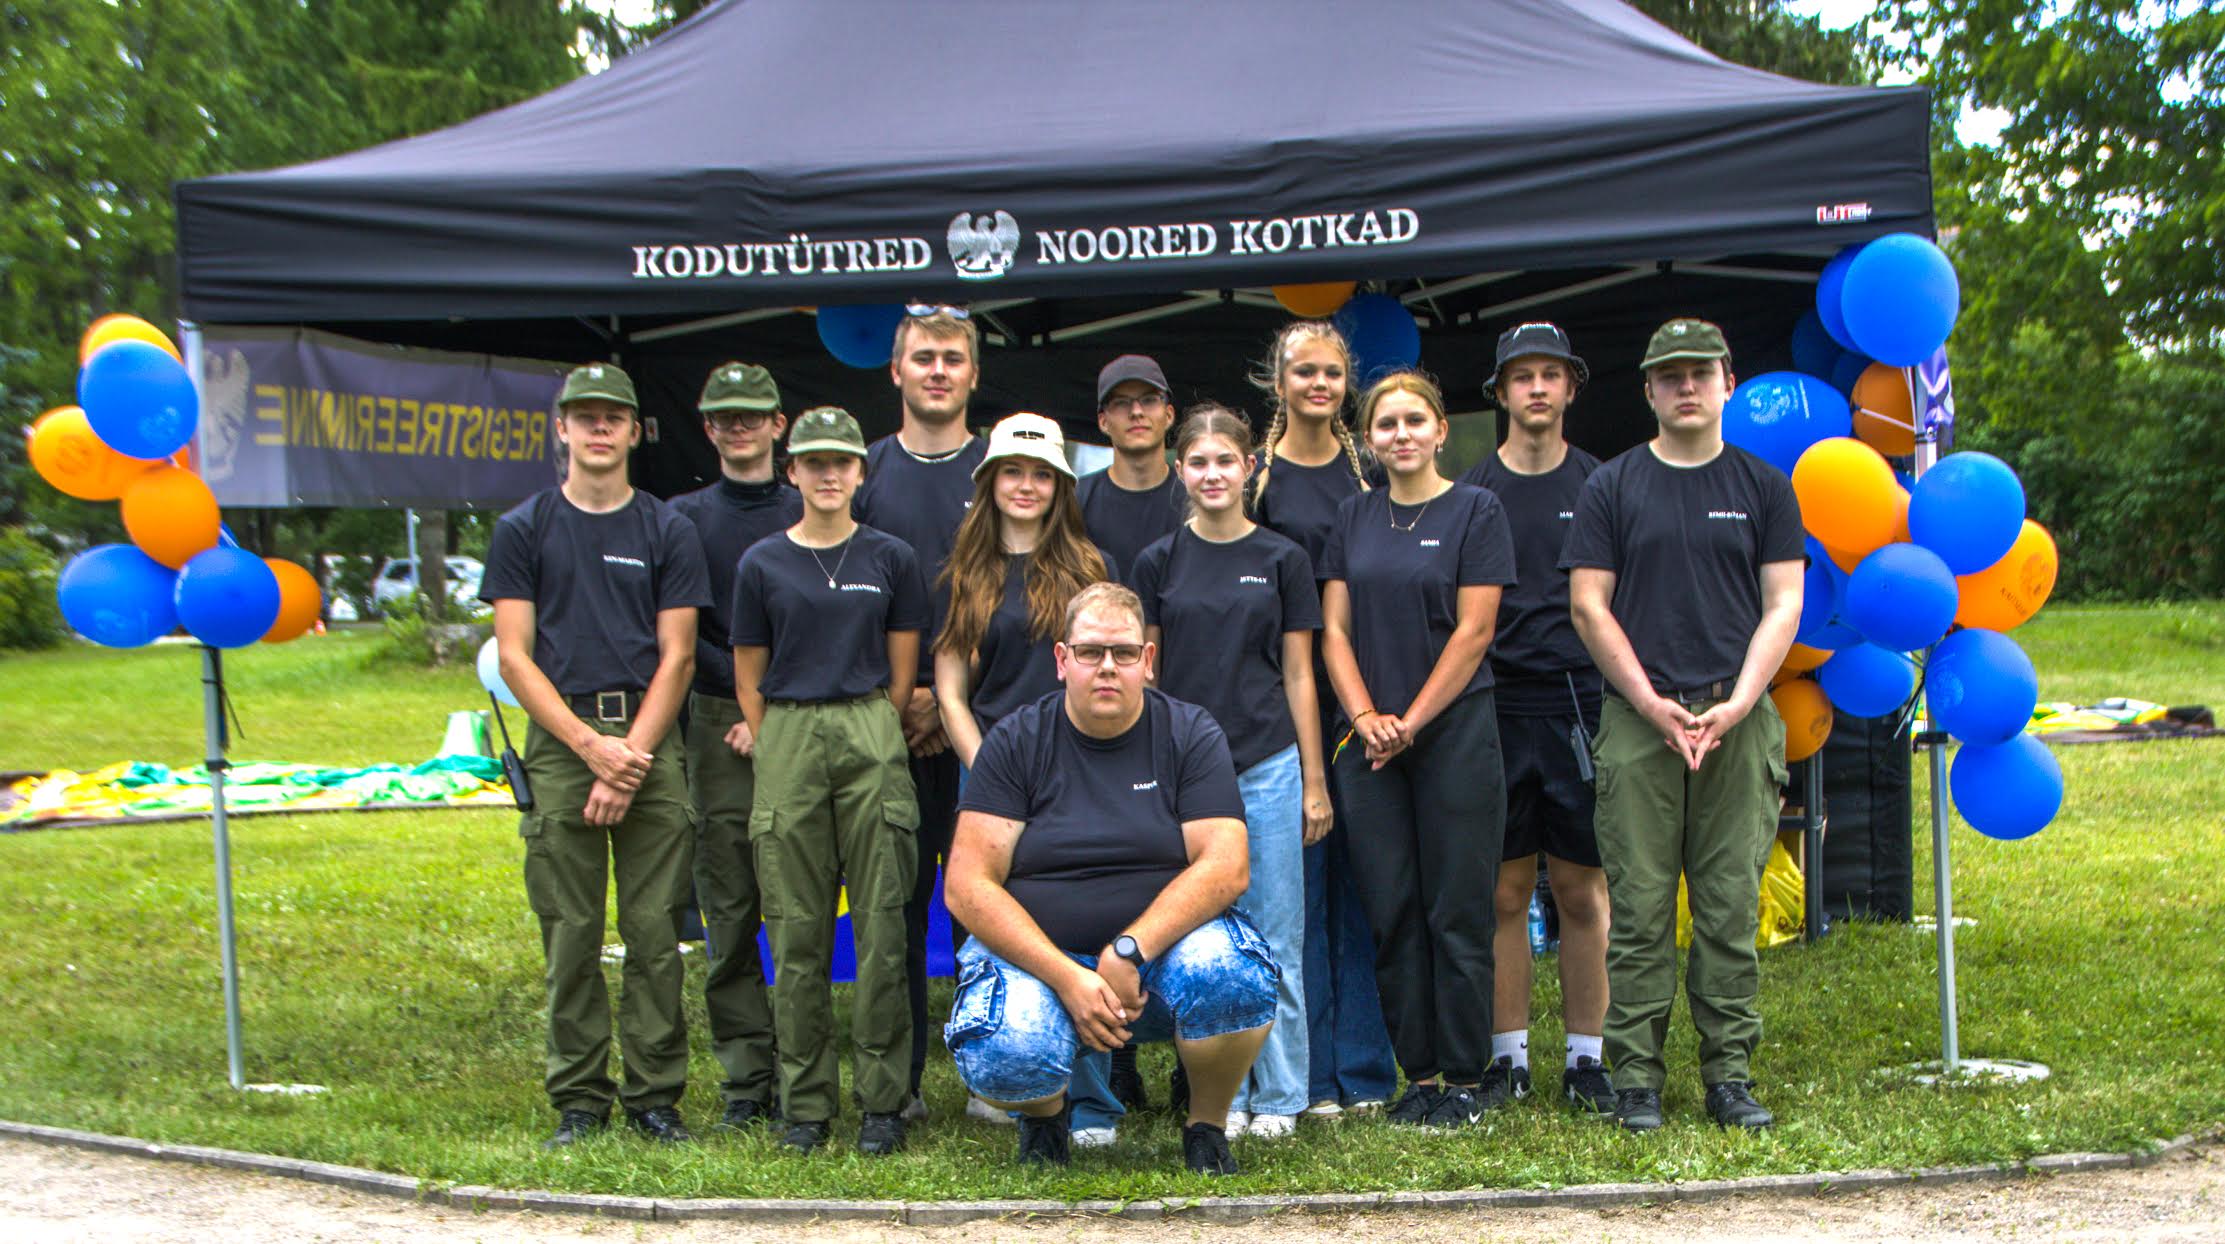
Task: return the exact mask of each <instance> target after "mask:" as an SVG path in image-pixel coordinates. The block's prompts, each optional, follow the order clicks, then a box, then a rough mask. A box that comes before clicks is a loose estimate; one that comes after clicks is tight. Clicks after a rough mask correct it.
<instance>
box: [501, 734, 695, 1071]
mask: <svg viewBox="0 0 2225 1244" xmlns="http://www.w3.org/2000/svg"><path fill="white" fill-rule="evenodd" d="M588 724H589V725H591V726H593V727H594V728H595V729H597V730H600V731H602V732H603V733H604V734H615V735H624V734H625V732H626V727H625V726H624V725H622V724H616V723H609V722H589V723H588ZM525 769H526V774H527V777H528V779H529V780H530V781H531V782H532V784H533V803H534V809H533V811H531V812H528V813H526V814H525V816H524V817H523V818H521V819H520V820H519V822H518V835H519V836H520V837H522V838H524V839H525V895H526V898H527V900H528V901H529V902H531V903H532V905H533V914H534V915H535V916H538V917H540V921H541V952H542V954H543V955H544V956H546V958H547V961H548V1000H549V1035H548V1094H549V1104H550V1105H552V1106H554V1107H555V1108H557V1109H558V1110H587V1111H592V1112H594V1113H597V1114H601V1113H604V1112H606V1111H608V1110H609V1108H610V1099H611V1097H612V1096H613V1095H614V1093H615V1095H616V1096H617V1097H618V1099H619V1100H620V1102H621V1103H622V1104H623V1105H624V1106H625V1107H626V1109H628V1110H648V1109H652V1108H654V1107H657V1106H670V1105H674V1104H676V1103H677V1102H678V1101H679V1100H680V1094H681V1092H682V1091H683V1090H684V1089H685V1088H686V1087H687V1074H688V1030H687V1019H686V1017H685V1015H684V1014H683V1013H682V1011H681V1009H680V992H681V988H682V983H683V979H682V978H683V973H682V970H681V967H680V906H681V904H682V903H683V902H684V901H685V889H684V886H683V883H684V881H685V879H686V877H687V874H688V856H689V854H690V852H689V846H690V843H689V839H690V837H691V833H692V826H693V823H694V820H695V813H694V810H693V809H692V808H690V807H689V806H688V790H687V779H686V777H685V776H684V775H683V774H682V772H681V764H680V739H679V734H678V732H677V731H674V732H672V733H669V734H667V735H666V736H665V738H664V741H663V742H661V743H659V744H658V745H657V748H656V761H655V763H653V764H651V765H650V767H649V775H648V776H647V777H646V778H644V779H642V783H641V788H640V789H639V790H637V791H635V792H634V798H633V804H632V806H631V807H629V808H628V809H627V810H626V815H625V818H624V819H623V820H621V821H619V822H618V824H616V825H589V824H588V823H587V822H586V820H585V818H584V816H583V813H584V811H585V809H586V807H587V792H588V788H589V787H590V786H592V785H594V781H595V775H594V773H593V771H591V770H590V769H588V767H587V762H586V761H584V760H581V759H580V758H579V757H578V756H577V755H576V754H574V753H573V751H572V749H570V748H568V747H566V746H564V744H563V743H562V742H560V741H558V740H557V738H556V737H555V736H553V735H551V734H549V733H548V732H547V731H545V730H543V729H541V727H540V726H538V725H534V726H531V727H529V728H528V729H527V731H526V735H525ZM613 861H615V862H616V864H617V869H616V871H617V877H618V937H619V940H620V941H622V942H624V943H625V946H626V962H625V968H624V973H623V980H624V983H625V992H624V994H623V995H622V996H621V997H620V999H619V1004H618V1033H619V1049H620V1052H621V1056H622V1059H623V1062H624V1069H625V1084H624V1086H623V1088H619V1087H617V1086H614V1085H613V1084H612V1083H611V1079H610V993H609V990H608V989H607V988H606V987H605V986H604V984H603V962H602V956H603V929H604V920H605V913H606V911H607V910H608V904H609V877H610V872H611V868H610V865H611V864H612V862H613Z"/></svg>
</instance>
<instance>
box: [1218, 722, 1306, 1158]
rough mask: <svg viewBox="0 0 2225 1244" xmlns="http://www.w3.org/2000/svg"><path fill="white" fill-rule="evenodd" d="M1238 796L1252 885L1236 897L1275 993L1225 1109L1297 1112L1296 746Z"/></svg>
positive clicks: (1300, 919) (1302, 877) (1255, 769)
mask: <svg viewBox="0 0 2225 1244" xmlns="http://www.w3.org/2000/svg"><path fill="white" fill-rule="evenodd" d="M1236 787H1237V789H1238V790H1239V791H1240V792H1242V794H1243V796H1244V825H1245V828H1246V829H1247V830H1248V833H1247V835H1246V836H1247V838H1248V839H1249V840H1250V843H1251V855H1252V884H1251V888H1250V889H1248V890H1246V891H1244V897H1242V898H1240V899H1238V900H1236V901H1237V902H1238V903H1240V904H1241V905H1242V906H1243V909H1244V910H1245V911H1246V912H1247V913H1256V914H1255V915H1254V920H1255V922H1256V923H1257V924H1258V925H1259V931H1260V932H1261V933H1263V934H1265V935H1266V938H1267V948H1268V950H1269V951H1270V952H1272V953H1273V954H1274V956H1275V966H1276V967H1278V968H1280V969H1281V970H1282V984H1281V987H1280V988H1279V989H1278V990H1277V992H1276V996H1275V1030H1274V1031H1273V1032H1271V1033H1269V1034H1267V1044H1266V1045H1265V1046H1263V1047H1262V1048H1261V1049H1260V1051H1259V1059H1258V1061H1257V1062H1254V1063H1253V1064H1252V1074H1251V1076H1250V1077H1249V1078H1248V1079H1247V1080H1246V1081H1245V1082H1244V1083H1243V1084H1241V1085H1239V1086H1237V1089H1236V1100H1235V1102H1234V1103H1233V1105H1232V1106H1231V1109H1235V1110H1245V1111H1250V1112H1252V1113H1254V1114H1297V1113H1298V1112H1299V1111H1302V1110H1304V1109H1305V1108H1306V1105H1307V1103H1308V1100H1309V1099H1308V1098H1307V1096H1306V1093H1307V1091H1308V1089H1309V1088H1310V1087H1311V1086H1310V1085H1309V1084H1308V1076H1309V1073H1310V1068H1309V1065H1308V1062H1307V1054H1306V1046H1307V1032H1306V981H1305V952H1304V949H1303V942H1304V937H1305V928H1306V866H1305V859H1304V855H1303V852H1304V850H1305V832H1306V824H1305V780H1304V774H1303V771H1302V770H1301V769H1300V768H1299V765H1298V745H1297V744H1295V743H1293V744H1291V745H1290V746H1288V747H1286V748H1284V749H1282V750H1281V751H1279V752H1276V753H1275V754H1274V755H1272V756H1269V757H1267V758H1266V759H1265V760H1262V761H1260V762H1259V763H1258V764H1255V765H1253V766H1252V767H1251V768H1249V769H1246V770H1244V771H1243V772H1242V773H1239V774H1237V775H1236Z"/></svg>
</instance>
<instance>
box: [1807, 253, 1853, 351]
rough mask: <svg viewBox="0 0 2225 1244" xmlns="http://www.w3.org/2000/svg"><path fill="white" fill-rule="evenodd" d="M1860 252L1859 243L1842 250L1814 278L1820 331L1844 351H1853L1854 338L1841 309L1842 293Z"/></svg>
mask: <svg viewBox="0 0 2225 1244" xmlns="http://www.w3.org/2000/svg"><path fill="white" fill-rule="evenodd" d="M1861 250H1862V243H1860V242H1856V243H1855V244H1854V245H1852V246H1849V247H1846V248H1844V249H1842V250H1841V251H1840V252H1839V253H1838V254H1836V255H1833V256H1832V257H1831V262H1830V263H1827V264H1825V265H1823V275H1822V276H1820V277H1817V278H1816V318H1817V319H1819V320H1822V321H1823V331H1824V332H1826V333H1828V334H1830V337H1831V340H1833V341H1836V342H1838V343H1839V347H1840V348H1841V349H1845V350H1852V349H1854V348H1855V346H1854V335H1853V334H1852V333H1849V332H1848V331H1847V330H1846V316H1845V314H1844V312H1843V310H1842V306H1841V299H1842V290H1843V288H1844V286H1845V284H1846V270H1847V268H1848V267H1849V266H1850V265H1852V264H1853V262H1854V257H1855V256H1856V255H1857V254H1860V253H1861Z"/></svg>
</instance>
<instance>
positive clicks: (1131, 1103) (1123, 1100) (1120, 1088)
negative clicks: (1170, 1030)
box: [1109, 1045, 1151, 1114]
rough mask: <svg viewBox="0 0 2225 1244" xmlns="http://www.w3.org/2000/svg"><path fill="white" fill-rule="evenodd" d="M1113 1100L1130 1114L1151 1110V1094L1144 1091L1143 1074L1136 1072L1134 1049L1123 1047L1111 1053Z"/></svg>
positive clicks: (1130, 1046)
mask: <svg viewBox="0 0 2225 1244" xmlns="http://www.w3.org/2000/svg"><path fill="white" fill-rule="evenodd" d="M1109 1080H1110V1087H1111V1088H1112V1095H1113V1100H1114V1101H1117V1102H1119V1103H1120V1104H1121V1105H1122V1106H1123V1107H1125V1108H1126V1109H1127V1111H1128V1113H1130V1114H1141V1113H1142V1112H1144V1111H1146V1110H1149V1109H1151V1094H1149V1093H1147V1092H1145V1091H1144V1087H1143V1073H1142V1072H1140V1071H1137V1070H1136V1047H1135V1046H1132V1045H1124V1046H1121V1047H1120V1048H1119V1049H1117V1050H1114V1051H1113V1052H1112V1075H1111V1076H1110V1077H1109Z"/></svg>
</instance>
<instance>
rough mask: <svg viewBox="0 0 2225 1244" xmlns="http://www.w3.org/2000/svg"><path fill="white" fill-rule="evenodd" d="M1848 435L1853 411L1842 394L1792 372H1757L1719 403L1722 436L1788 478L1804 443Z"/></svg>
mask: <svg viewBox="0 0 2225 1244" xmlns="http://www.w3.org/2000/svg"><path fill="white" fill-rule="evenodd" d="M1852 435H1854V412H1853V408H1851V407H1849V406H1848V405H1847V401H1846V397H1845V395H1843V394H1841V393H1840V392H1839V391H1838V390H1836V389H1833V388H1832V387H1831V386H1830V385H1828V384H1825V383H1824V382H1823V381H1821V380H1818V379H1816V378H1815V377H1814V376H1803V375H1801V374H1800V373H1799V372H1796V371H1772V372H1763V373H1762V374H1761V375H1759V376H1756V377H1754V378H1753V379H1751V380H1748V381H1746V382H1745V383H1743V384H1741V385H1739V386H1738V388H1737V389H1735V390H1733V391H1732V393H1731V396H1730V400H1729V401H1728V402H1725V403H1724V404H1723V439H1724V440H1726V441H1729V442H1730V443H1731V444H1733V445H1736V446H1738V447H1739V448H1740V449H1743V450H1745V451H1747V452H1748V453H1751V454H1755V455H1758V456H1759V457H1760V458H1761V459H1762V460H1763V461H1764V462H1767V463H1768V464H1769V465H1771V466H1773V467H1776V468H1777V469H1778V470H1780V471H1783V472H1784V473H1785V474H1786V476H1788V477H1789V476H1791V474H1792V468H1793V465H1794V464H1795V463H1797V462H1799V461H1800V455H1802V454H1804V453H1806V452H1808V446H1810V445H1813V444H1815V443H1816V442H1817V441H1820V440H1823V439H1825V438H1826V437H1832V436H1852Z"/></svg>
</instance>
